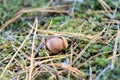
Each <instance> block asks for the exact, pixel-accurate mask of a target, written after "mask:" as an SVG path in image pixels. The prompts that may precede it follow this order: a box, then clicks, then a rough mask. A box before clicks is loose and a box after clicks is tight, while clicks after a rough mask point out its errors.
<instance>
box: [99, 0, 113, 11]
mask: <svg viewBox="0 0 120 80" xmlns="http://www.w3.org/2000/svg"><path fill="white" fill-rule="evenodd" d="M98 2H100V4H101V5H102V6H105V7H106V8H107V9H108V10H109V11H112V10H111V8H110V7H109V6H108V5H107V4H106V3H105V2H104V1H103V0H98Z"/></svg>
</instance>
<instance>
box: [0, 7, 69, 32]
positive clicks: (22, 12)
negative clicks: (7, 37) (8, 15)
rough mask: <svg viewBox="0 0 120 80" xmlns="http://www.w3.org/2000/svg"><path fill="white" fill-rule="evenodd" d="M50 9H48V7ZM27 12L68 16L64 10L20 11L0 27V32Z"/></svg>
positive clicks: (40, 9) (39, 9)
mask: <svg viewBox="0 0 120 80" xmlns="http://www.w3.org/2000/svg"><path fill="white" fill-rule="evenodd" d="M49 8H50V7H49ZM28 12H55V13H67V14H69V12H68V11H65V10H50V9H48V10H43V9H42V8H34V9H22V10H20V11H18V12H17V13H16V15H15V17H13V18H12V19H10V20H9V21H7V22H5V23H4V24H3V25H2V26H1V27H0V32H1V31H2V30H3V29H4V28H5V27H6V26H8V25H9V24H11V23H13V22H15V21H16V20H17V19H19V18H20V17H21V16H22V15H23V14H24V13H28Z"/></svg>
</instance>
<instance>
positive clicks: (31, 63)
mask: <svg viewBox="0 0 120 80" xmlns="http://www.w3.org/2000/svg"><path fill="white" fill-rule="evenodd" d="M33 27H34V26H33ZM37 28H38V20H37V18H36V19H35V31H34V36H33V42H32V53H31V59H30V70H29V80H31V79H32V77H31V76H32V71H33V68H34V63H33V62H34V48H35V37H36V32H37Z"/></svg>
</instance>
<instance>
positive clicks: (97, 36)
mask: <svg viewBox="0 0 120 80" xmlns="http://www.w3.org/2000/svg"><path fill="white" fill-rule="evenodd" d="M105 30H106V28H104V29H103V30H102V32H100V33H98V34H97V35H96V36H95V37H94V38H93V39H92V40H91V41H90V42H89V43H88V44H87V46H85V48H84V49H83V50H82V51H81V52H80V53H79V54H78V55H77V57H76V58H75V59H74V60H73V62H72V65H73V64H74V63H75V62H76V61H77V60H78V59H79V58H80V57H81V56H82V55H83V54H84V53H85V51H86V50H87V49H88V47H89V46H90V45H91V44H92V43H94V42H95V41H96V40H97V39H98V38H99V36H100V35H101V34H102V33H103V32H104V31H105Z"/></svg>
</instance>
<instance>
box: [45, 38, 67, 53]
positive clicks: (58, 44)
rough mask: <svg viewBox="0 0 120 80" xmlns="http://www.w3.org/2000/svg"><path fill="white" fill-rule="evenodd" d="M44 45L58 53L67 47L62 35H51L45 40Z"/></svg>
mask: <svg viewBox="0 0 120 80" xmlns="http://www.w3.org/2000/svg"><path fill="white" fill-rule="evenodd" d="M46 47H47V49H48V50H49V51H50V52H52V53H59V52H60V51H62V50H64V49H66V48H67V47H68V42H67V40H66V38H64V37H53V38H51V39H48V40H47V41H46Z"/></svg>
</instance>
